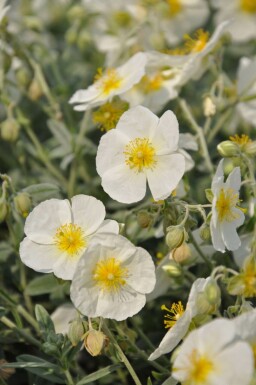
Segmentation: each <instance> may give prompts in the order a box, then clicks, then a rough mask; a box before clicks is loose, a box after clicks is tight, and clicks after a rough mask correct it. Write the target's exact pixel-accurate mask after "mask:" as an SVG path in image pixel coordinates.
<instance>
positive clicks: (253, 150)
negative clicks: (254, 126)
mask: <svg viewBox="0 0 256 385" xmlns="http://www.w3.org/2000/svg"><path fill="white" fill-rule="evenodd" d="M244 152H245V153H246V154H247V155H249V156H254V155H256V141H255V140H254V141H251V142H248V143H246V144H245V146H244Z"/></svg>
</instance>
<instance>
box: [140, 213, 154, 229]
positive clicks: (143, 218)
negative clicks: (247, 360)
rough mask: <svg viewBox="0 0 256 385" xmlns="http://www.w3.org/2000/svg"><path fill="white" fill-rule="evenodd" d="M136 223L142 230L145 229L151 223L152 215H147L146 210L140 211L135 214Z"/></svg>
mask: <svg viewBox="0 0 256 385" xmlns="http://www.w3.org/2000/svg"><path fill="white" fill-rule="evenodd" d="M137 221H138V224H139V226H140V227H141V228H142V229H146V228H147V227H149V226H150V225H151V224H152V223H153V215H151V214H149V213H148V212H147V211H146V210H141V211H139V212H138V214H137Z"/></svg>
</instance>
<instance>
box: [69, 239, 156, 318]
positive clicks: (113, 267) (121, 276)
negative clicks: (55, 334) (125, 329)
mask: <svg viewBox="0 0 256 385" xmlns="http://www.w3.org/2000/svg"><path fill="white" fill-rule="evenodd" d="M154 286H155V266H154V263H153V261H152V258H151V256H150V255H149V253H148V252H147V251H146V250H144V249H142V248H141V247H135V246H134V245H133V244H132V243H131V242H130V241H128V240H127V239H126V238H124V237H123V236H121V235H114V234H102V235H99V236H97V239H96V238H95V242H92V243H91V245H89V247H88V248H87V249H86V251H85V253H84V255H83V256H82V258H81V259H80V261H79V262H78V265H77V268H76V271H75V274H74V278H73V281H72V284H71V289H70V293H71V300H72V302H73V303H74V305H75V307H76V308H77V309H78V310H79V311H80V312H81V313H82V314H84V315H86V316H88V317H104V318H111V319H115V320H117V321H121V320H124V319H126V318H127V317H131V316H133V315H134V314H136V313H138V312H139V311H140V310H141V309H142V308H143V306H144V305H145V303H146V296H145V294H147V293H150V292H151V291H152V290H153V289H154Z"/></svg>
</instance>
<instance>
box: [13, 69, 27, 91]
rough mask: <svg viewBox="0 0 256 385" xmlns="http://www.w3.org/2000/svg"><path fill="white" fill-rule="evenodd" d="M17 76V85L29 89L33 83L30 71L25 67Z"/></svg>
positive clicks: (18, 71) (19, 70) (17, 72)
mask: <svg viewBox="0 0 256 385" xmlns="http://www.w3.org/2000/svg"><path fill="white" fill-rule="evenodd" d="M15 76H16V80H17V83H18V85H19V86H20V87H24V88H25V87H27V86H28V84H29V82H30V81H31V76H30V73H29V71H28V69H26V68H25V67H21V68H19V69H18V70H17V71H16V73H15Z"/></svg>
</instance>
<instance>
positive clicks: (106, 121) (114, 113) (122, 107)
mask: <svg viewBox="0 0 256 385" xmlns="http://www.w3.org/2000/svg"><path fill="white" fill-rule="evenodd" d="M128 106H129V104H128V103H126V102H123V101H121V100H117V101H113V102H108V103H106V104H104V105H103V106H101V107H100V108H99V109H98V110H97V111H95V112H93V114H92V118H93V122H94V123H96V124H99V126H100V129H101V131H109V130H111V129H112V128H115V127H116V125H117V123H118V120H119V119H120V117H121V116H122V115H123V113H124V112H125V111H126V110H127V109H128Z"/></svg>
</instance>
